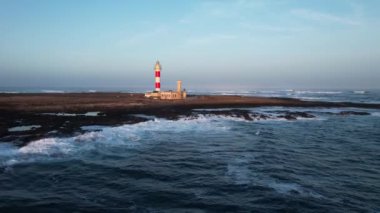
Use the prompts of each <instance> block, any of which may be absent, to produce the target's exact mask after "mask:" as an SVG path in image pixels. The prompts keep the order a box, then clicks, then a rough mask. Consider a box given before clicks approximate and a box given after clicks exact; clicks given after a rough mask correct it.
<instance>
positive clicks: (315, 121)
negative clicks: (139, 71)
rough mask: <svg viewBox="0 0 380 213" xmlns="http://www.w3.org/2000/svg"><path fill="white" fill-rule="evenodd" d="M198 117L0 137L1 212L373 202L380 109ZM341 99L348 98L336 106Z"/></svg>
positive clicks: (329, 207)
mask: <svg viewBox="0 0 380 213" xmlns="http://www.w3.org/2000/svg"><path fill="white" fill-rule="evenodd" d="M250 110H252V111H253V112H261V113H276V112H275V111H278V110H291V111H310V112H309V113H311V114H313V115H315V116H316V118H310V119H301V120H295V121H286V120H283V119H272V120H265V121H263V120H261V121H245V120H243V119H238V118H230V117H220V116H204V117H199V118H197V119H193V120H187V119H181V120H179V121H168V120H163V119H155V120H152V121H148V122H145V123H139V124H134V125H125V126H120V127H112V128H110V127H104V128H102V131H99V132H89V133H86V134H83V135H77V136H75V137H71V138H46V139H42V140H39V141H34V142H32V143H30V144H29V145H27V146H25V147H22V148H17V147H15V146H13V145H12V144H10V143H0V212H11V211H14V212H16V211H24V212H30V211H40V212H93V211H98V212H251V211H253V212H283V211H286V212H380V154H379V153H380V131H379V130H380V111H379V110H363V109H349V110H354V111H366V112H369V113H370V115H349V116H342V115H337V114H334V113H336V112H339V111H341V110H342V109H319V108H312V109H302V108H298V109H295V108H281V107H268V108H252V109H250ZM345 110H347V109H345Z"/></svg>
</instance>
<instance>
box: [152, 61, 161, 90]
mask: <svg viewBox="0 0 380 213" xmlns="http://www.w3.org/2000/svg"><path fill="white" fill-rule="evenodd" d="M154 72H155V77H156V82H155V91H156V92H160V91H161V64H160V62H159V61H157V62H156V65H155V66H154Z"/></svg>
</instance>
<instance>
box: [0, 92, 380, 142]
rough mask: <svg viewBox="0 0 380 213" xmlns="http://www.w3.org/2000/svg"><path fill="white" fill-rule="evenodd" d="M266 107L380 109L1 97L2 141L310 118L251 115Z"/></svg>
mask: <svg viewBox="0 0 380 213" xmlns="http://www.w3.org/2000/svg"><path fill="white" fill-rule="evenodd" d="M262 106H282V107H302V108H312V107H322V108H332V107H334V108H343V110H342V111H340V112H337V113H334V114H336V115H337V116H350V115H368V113H367V112H362V111H352V110H351V109H347V110H346V109H344V108H348V107H349V108H352V107H353V108H371V109H380V104H365V103H347V102H311V101H302V100H298V99H289V98H264V97H242V96H190V97H189V98H188V99H186V100H182V101H181V100H180V101H162V100H153V99H147V98H144V96H143V94H133V93H71V94H70V93H68V94H0V142H12V143H14V144H16V145H18V146H24V145H26V144H27V143H29V142H30V141H34V140H38V139H41V138H46V137H70V136H73V135H78V134H82V133H84V132H86V131H90V129H91V131H94V130H96V128H84V127H86V126H90V127H96V126H119V125H124V124H135V123H139V122H146V121H149V120H152V119H154V118H163V119H169V120H178V119H197V118H199V117H201V116H206V117H207V116H221V117H227V118H234V119H242V120H246V121H256V120H270V119H284V120H289V121H291V120H297V119H312V118H314V117H315V115H314V114H313V113H312V112H310V111H289V110H277V111H273V112H272V113H269V114H268V113H262V112H259V111H258V112H256V111H254V112H252V111H251V110H247V109H246V108H255V107H262Z"/></svg>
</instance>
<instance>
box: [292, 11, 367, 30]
mask: <svg viewBox="0 0 380 213" xmlns="http://www.w3.org/2000/svg"><path fill="white" fill-rule="evenodd" d="M291 13H292V14H293V15H296V16H299V17H302V18H304V19H310V20H313V21H317V22H332V23H338V24H343V25H351V26H357V25H360V22H358V21H355V20H353V19H351V18H347V17H342V16H337V15H333V14H329V13H322V12H318V11H313V10H308V9H294V10H291Z"/></svg>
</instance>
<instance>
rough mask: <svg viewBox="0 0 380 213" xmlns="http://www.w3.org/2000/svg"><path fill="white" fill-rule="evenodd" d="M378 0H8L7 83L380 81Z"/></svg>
mask: <svg viewBox="0 0 380 213" xmlns="http://www.w3.org/2000/svg"><path fill="white" fill-rule="evenodd" d="M379 10H380V1H377V0H360V1H359V0H357V1H355V0H307V1H301V0H294V1H293V0H277V1H270V0H261V1H259V0H246V1H244V0H225V1H223V0H220V1H208V0H204V1H200V0H189V1H179V0H178V1H174V0H151V1H148V0H135V1H132V0H129V1H128V0H124V1H113V0H108V1H106V0H99V1H96V0H87V1H86V0H80V1H79V0H57V1H52V0H0V86H3V87H4V86H5V87H7V86H16V87H20V86H23V87H36V86H39V87H53V86H54V87H136V86H138V87H149V86H152V87H153V81H154V78H153V77H154V76H153V65H154V63H155V61H156V59H159V60H160V61H161V63H162V66H163V71H162V76H163V77H162V78H163V79H162V81H163V87H164V88H165V87H168V88H169V87H174V85H175V81H176V80H177V79H181V80H183V82H184V85H185V86H187V87H188V88H189V87H190V88H191V87H193V88H195V87H217V88H229V89H230V88H379V87H380V86H379V85H380V84H379V83H378V82H379V79H380V70H379V67H380V13H379V12H378V11H379Z"/></svg>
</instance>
